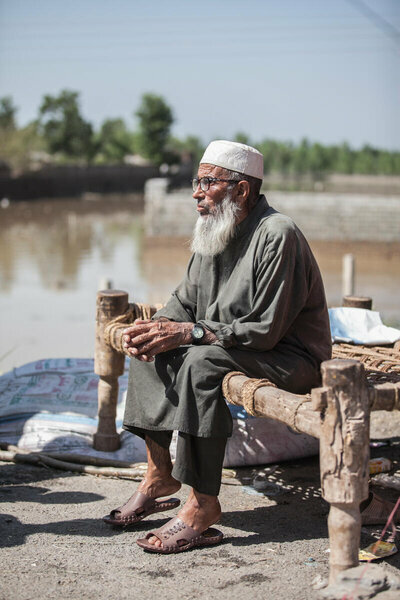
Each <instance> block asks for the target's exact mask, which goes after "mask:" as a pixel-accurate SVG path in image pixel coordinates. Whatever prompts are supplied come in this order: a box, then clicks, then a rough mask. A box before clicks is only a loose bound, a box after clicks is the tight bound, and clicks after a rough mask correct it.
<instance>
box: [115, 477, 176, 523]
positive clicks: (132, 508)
mask: <svg viewBox="0 0 400 600" xmlns="http://www.w3.org/2000/svg"><path fill="white" fill-rule="evenodd" d="M180 487H181V484H180V482H179V481H177V480H176V479H174V478H173V477H171V476H170V475H168V476H167V477H166V478H165V479H161V478H159V477H156V478H151V477H150V476H146V478H145V479H144V480H143V481H142V482H141V484H140V485H139V487H138V489H137V491H136V492H135V493H134V494H133V496H131V497H130V498H129V500H128V501H127V502H125V504H123V505H122V506H119V507H118V508H115V509H114V510H112V511H111V512H110V514H109V515H107V516H106V517H104V518H103V521H104V522H105V523H108V524H109V525H117V526H122V527H125V526H127V525H134V524H135V523H137V522H138V521H141V520H142V519H145V518H146V517H148V516H149V515H152V514H154V513H157V512H164V511H167V510H172V509H173V508H177V507H178V506H179V504H180V502H181V501H180V500H179V498H168V499H164V500H157V498H165V496H169V495H170V494H174V493H175V492H177V491H178V490H179V488H180Z"/></svg>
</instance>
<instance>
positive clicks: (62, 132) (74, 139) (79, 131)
mask: <svg viewBox="0 0 400 600" xmlns="http://www.w3.org/2000/svg"><path fill="white" fill-rule="evenodd" d="M38 123H39V129H40V132H41V133H42V134H43V137H44V139H45V140H46V142H47V145H48V148H49V150H50V152H53V153H58V152H59V153H62V154H64V155H65V156H66V157H68V158H73V159H79V158H81V159H82V158H83V159H86V160H88V161H90V160H91V159H92V158H93V154H94V146H93V130H92V126H91V124H90V123H88V122H87V121H85V120H84V118H83V117H82V115H81V114H80V109H79V93H78V92H73V91H71V90H62V91H61V92H60V94H59V95H58V96H49V95H46V96H45V97H44V99H43V101H42V104H41V106H40V109H39V120H38Z"/></svg>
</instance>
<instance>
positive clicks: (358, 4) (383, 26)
mask: <svg viewBox="0 0 400 600" xmlns="http://www.w3.org/2000/svg"><path fill="white" fill-rule="evenodd" d="M347 2H348V3H349V4H351V5H352V6H354V8H355V9H356V10H358V12H359V13H361V14H362V15H364V17H367V19H369V20H370V21H371V23H373V24H374V25H375V26H376V27H377V28H378V29H380V30H381V31H383V33H384V34H385V35H387V36H388V37H390V38H391V39H392V40H394V41H395V42H396V43H397V44H398V45H399V47H400V30H399V29H397V27H395V26H394V25H392V23H390V22H389V21H387V20H386V19H384V18H383V17H381V15H379V14H378V13H377V12H375V11H374V10H372V8H370V7H369V6H367V5H366V4H365V3H364V2H363V1H362V0H347Z"/></svg>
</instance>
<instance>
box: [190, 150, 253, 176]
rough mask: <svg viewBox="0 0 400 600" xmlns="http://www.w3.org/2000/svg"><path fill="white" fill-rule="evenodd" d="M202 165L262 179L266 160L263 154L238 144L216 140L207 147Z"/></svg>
mask: <svg viewBox="0 0 400 600" xmlns="http://www.w3.org/2000/svg"><path fill="white" fill-rule="evenodd" d="M202 163H207V164H209V165H215V166H216V167H223V168H224V169H229V170H230V171H238V172H239V173H244V174H245V175H250V176H251V177H256V178H257V179H262V178H263V175H264V160H263V155H262V154H261V152H259V151H258V150H256V149H255V148H252V147H251V146H246V144H239V143H238V142H228V141H227V140H214V141H213V142H211V143H210V144H209V145H208V146H207V148H206V151H205V152H204V154H203V158H202V159H201V161H200V164H202Z"/></svg>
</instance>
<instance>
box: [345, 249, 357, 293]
mask: <svg viewBox="0 0 400 600" xmlns="http://www.w3.org/2000/svg"><path fill="white" fill-rule="evenodd" d="M342 269H343V271H342V290H343V296H351V295H352V294H354V281H355V258H354V255H353V254H345V255H344V256H343V265H342Z"/></svg>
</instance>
